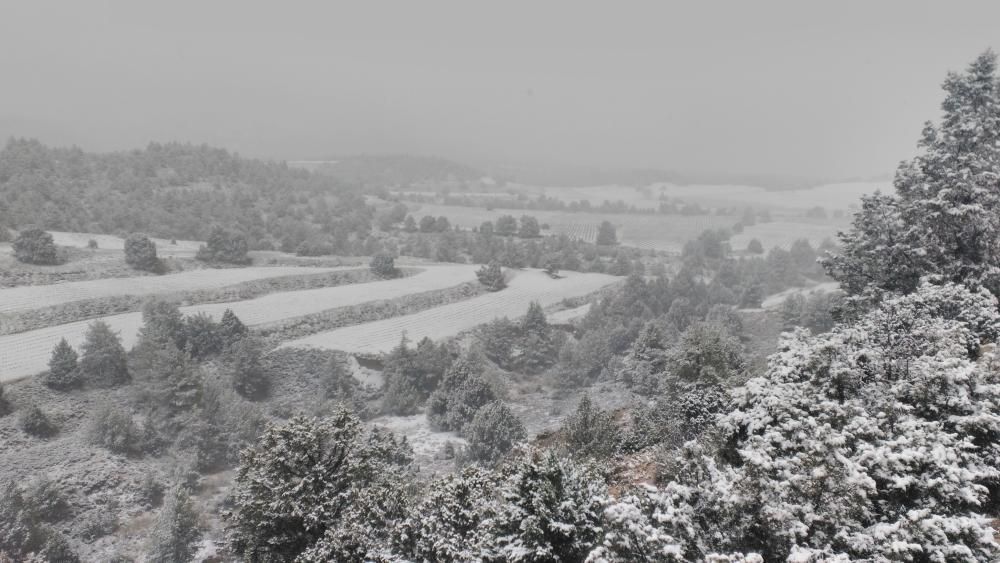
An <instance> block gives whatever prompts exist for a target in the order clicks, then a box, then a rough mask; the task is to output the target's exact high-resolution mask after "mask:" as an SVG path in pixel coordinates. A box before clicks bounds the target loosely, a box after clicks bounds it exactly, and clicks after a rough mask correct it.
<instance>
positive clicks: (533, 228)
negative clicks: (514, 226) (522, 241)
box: [517, 215, 542, 238]
mask: <svg viewBox="0 0 1000 563" xmlns="http://www.w3.org/2000/svg"><path fill="white" fill-rule="evenodd" d="M541 234H542V229H541V227H539V225H538V219H536V218H534V217H532V216H530V215H522V216H521V226H520V228H519V229H518V231H517V236H518V237H520V238H537V237H540V236H541Z"/></svg>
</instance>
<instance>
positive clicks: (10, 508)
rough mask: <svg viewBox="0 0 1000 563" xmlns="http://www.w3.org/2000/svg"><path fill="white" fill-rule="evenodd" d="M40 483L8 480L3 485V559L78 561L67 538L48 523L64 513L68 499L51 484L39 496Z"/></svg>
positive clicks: (0, 494)
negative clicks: (28, 484) (22, 486)
mask: <svg viewBox="0 0 1000 563" xmlns="http://www.w3.org/2000/svg"><path fill="white" fill-rule="evenodd" d="M41 483H45V481H42V482H41ZM37 485H38V483H36V484H34V485H30V486H29V487H27V488H21V487H18V486H17V485H16V484H15V483H14V482H9V483H6V484H4V485H2V486H0V559H2V558H3V557H4V556H6V557H9V558H13V559H5V560H13V561H59V562H60V563H62V562H66V563H77V562H78V561H80V559H79V557H77V556H76V554H75V553H73V550H72V549H71V548H70V546H69V543H68V542H67V541H66V538H64V537H63V536H62V535H61V534H60V533H59V532H58V531H56V530H55V529H54V528H53V527H51V526H50V525H49V524H48V523H47V522H51V521H54V520H58V519H61V518H62V517H63V516H65V499H64V498H63V497H62V495H61V493H60V492H58V490H53V489H51V488H48V487H47V490H45V491H42V493H43V495H42V496H41V497H40V496H38V494H37V493H38V492H39V490H38V486H37ZM53 493H54V494H53ZM52 501H56V502H55V504H53V502H52ZM53 509H57V510H53ZM32 554H33V558H29V556H30V555H32Z"/></svg>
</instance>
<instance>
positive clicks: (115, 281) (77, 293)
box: [0, 266, 357, 313]
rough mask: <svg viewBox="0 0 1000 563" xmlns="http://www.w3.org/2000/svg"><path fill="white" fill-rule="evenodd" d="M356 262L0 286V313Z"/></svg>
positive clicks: (298, 273)
mask: <svg viewBox="0 0 1000 563" xmlns="http://www.w3.org/2000/svg"><path fill="white" fill-rule="evenodd" d="M356 268H357V266H345V267H339V268H304V267H293V266H285V267H259V268H227V269H218V270H217V269H203V270H189V271H186V272H179V273H176V274H169V275H165V276H141V277H134V278H111V279H104V280H92V281H79V282H69V283H60V284H54V285H33V286H20V287H11V288H6V289H0V313H12V312H17V311H29V310H32V309H39V308H42V307H51V306H54V305H62V304H64V303H70V302H73V301H82V300H84V299H98V298H101V297H114V296H119V295H135V296H143V295H157V294H160V293H173V292H178V291H197V290H204V289H216V288H222V287H226V286H228V285H234V284H238V283H243V282H248V281H254V280H262V279H268V278H280V277H285V276H301V275H309V274H323V273H326V272H332V271H336V270H353V269H356Z"/></svg>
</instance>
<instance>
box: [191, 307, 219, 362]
mask: <svg viewBox="0 0 1000 563" xmlns="http://www.w3.org/2000/svg"><path fill="white" fill-rule="evenodd" d="M225 345H226V339H225V337H224V336H223V333H222V329H221V327H220V326H219V323H217V322H215V321H214V320H213V319H212V317H211V316H210V315H208V314H207V313H198V314H197V315H189V316H187V317H185V319H184V346H185V347H186V349H187V351H188V353H190V354H191V357H192V358H195V359H202V358H207V357H209V356H214V355H216V354H218V353H219V352H222V349H223V348H224V347H225Z"/></svg>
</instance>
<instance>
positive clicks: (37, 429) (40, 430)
mask: <svg viewBox="0 0 1000 563" xmlns="http://www.w3.org/2000/svg"><path fill="white" fill-rule="evenodd" d="M20 425H21V430H24V432H25V434H28V435H30V436H34V437H36V438H50V437H52V436H55V435H56V434H57V433H58V432H59V428H57V427H56V425H55V424H53V423H52V421H51V420H49V417H48V416H47V415H46V414H45V413H44V412H43V411H42V409H41V408H39V407H38V405H31V406H29V407H28V408H26V409H25V410H24V412H22V413H21V419H20Z"/></svg>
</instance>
